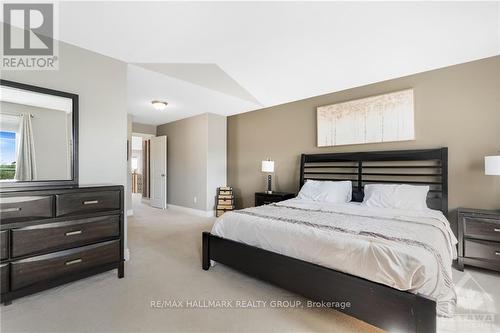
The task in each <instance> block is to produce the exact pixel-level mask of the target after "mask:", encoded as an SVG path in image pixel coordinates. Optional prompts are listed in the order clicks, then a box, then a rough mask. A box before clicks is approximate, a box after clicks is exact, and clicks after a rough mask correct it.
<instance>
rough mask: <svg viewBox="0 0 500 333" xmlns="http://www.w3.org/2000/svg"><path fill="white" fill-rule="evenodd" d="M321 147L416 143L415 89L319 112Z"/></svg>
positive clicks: (364, 99)
mask: <svg viewBox="0 0 500 333" xmlns="http://www.w3.org/2000/svg"><path fill="white" fill-rule="evenodd" d="M317 121H318V137H317V139H318V147H327V146H339V145H349V144H362V143H375V142H389V141H406V140H414V139H415V127H414V105H413V89H407V90H402V91H397V92H393V93H388V94H384V95H378V96H372V97H367V98H362V99H357V100H354V101H349V102H343V103H337V104H331V105H325V106H320V107H318V109H317Z"/></svg>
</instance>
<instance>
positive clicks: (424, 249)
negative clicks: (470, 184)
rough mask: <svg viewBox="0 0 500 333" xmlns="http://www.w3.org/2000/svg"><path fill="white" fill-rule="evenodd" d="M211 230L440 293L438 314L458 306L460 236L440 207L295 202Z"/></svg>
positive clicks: (233, 215) (228, 218) (230, 217)
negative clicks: (454, 270)
mask: <svg viewBox="0 0 500 333" xmlns="http://www.w3.org/2000/svg"><path fill="white" fill-rule="evenodd" d="M212 233H213V234H215V235H217V236H220V237H223V238H228V239H232V240H235V241H238V242H242V243H245V244H248V245H252V246H256V247H259V248H262V249H265V250H269V251H273V252H276V253H280V254H284V255H287V256H290V257H294V258H297V259H301V260H305V261H309V262H312V263H315V264H318V265H321V266H324V267H328V268H332V269H335V270H338V271H342V272H345V273H349V274H352V275H356V276H359V277H362V278H366V279H368V280H371V281H375V282H378V283H382V284H385V285H388V286H390V287H393V288H396V289H399V290H406V291H410V292H414V293H421V294H424V295H427V296H431V297H434V298H435V299H437V304H438V306H437V313H438V315H442V316H449V315H451V314H452V313H453V310H454V306H455V303H456V295H455V291H454V288H453V283H452V279H451V263H452V260H453V259H454V258H455V257H456V252H455V244H456V242H457V241H456V238H455V236H454V235H453V233H452V231H451V229H450V226H449V223H448V221H447V220H446V218H445V217H444V215H443V214H442V213H441V212H439V211H434V210H425V211H407V210H404V211H403V210H397V209H383V208H370V207H365V206H362V205H357V204H352V203H351V204H326V203H318V202H312V201H305V200H297V199H292V200H287V201H283V202H281V203H277V204H273V205H266V206H260V207H254V208H248V209H243V210H239V211H234V212H230V213H226V214H224V215H223V216H222V217H221V218H220V219H219V220H217V222H216V223H215V225H214V227H213V230H212Z"/></svg>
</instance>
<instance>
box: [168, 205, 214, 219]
mask: <svg viewBox="0 0 500 333" xmlns="http://www.w3.org/2000/svg"><path fill="white" fill-rule="evenodd" d="M168 209H172V210H177V211H179V212H183V213H186V214H190V215H196V216H202V217H214V216H215V211H214V210H201V209H194V208H189V207H184V206H177V205H170V204H169V205H168Z"/></svg>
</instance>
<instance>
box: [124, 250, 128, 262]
mask: <svg viewBox="0 0 500 333" xmlns="http://www.w3.org/2000/svg"><path fill="white" fill-rule="evenodd" d="M123 257H124V259H125V261H129V260H130V250H129V249H125V251H123Z"/></svg>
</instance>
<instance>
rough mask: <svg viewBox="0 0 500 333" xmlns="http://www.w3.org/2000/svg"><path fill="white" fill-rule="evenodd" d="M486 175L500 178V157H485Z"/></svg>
mask: <svg viewBox="0 0 500 333" xmlns="http://www.w3.org/2000/svg"><path fill="white" fill-rule="evenodd" d="M484 174H485V175H489V176H500V155H497V156H485V157H484Z"/></svg>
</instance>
